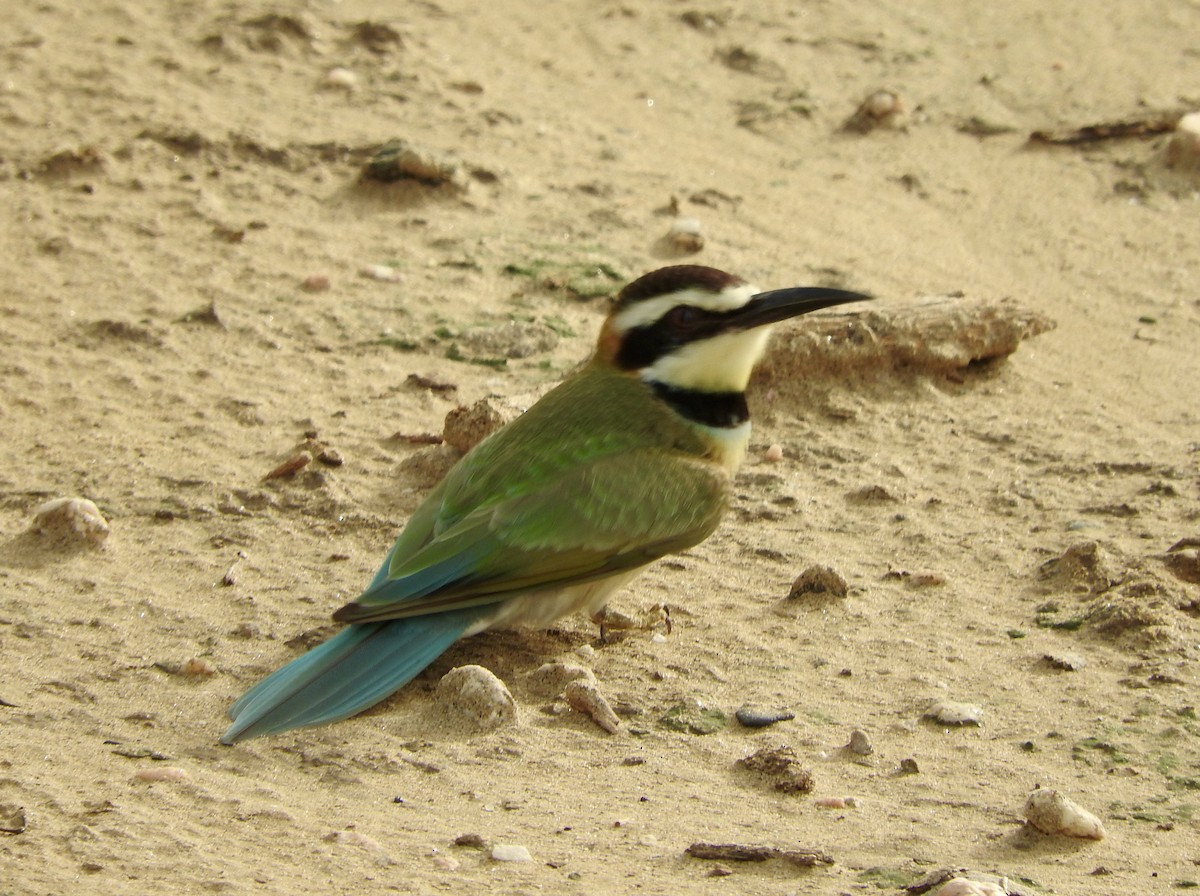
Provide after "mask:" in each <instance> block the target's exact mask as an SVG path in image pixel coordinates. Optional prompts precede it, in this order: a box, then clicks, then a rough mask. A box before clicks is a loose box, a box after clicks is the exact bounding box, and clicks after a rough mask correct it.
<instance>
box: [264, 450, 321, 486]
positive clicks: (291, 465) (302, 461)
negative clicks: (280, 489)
mask: <svg viewBox="0 0 1200 896" xmlns="http://www.w3.org/2000/svg"><path fill="white" fill-rule="evenodd" d="M310 463H312V455H311V454H309V453H308V452H307V451H300V452H297V453H296V454H293V455H292V456H291V457H289V458H288V459H287V460H285V461H284V462H283V463H281V464H280V465H279V466H277V467H276V468H275V469H274V470H272V471H271V472H270V473H268V474H267V475H266V476H264V477H263V479H286V478H287V477H289V476H295V475H296V474H297V473H299V472H300V471H301V470H303V469H304V468H305V467H307V466H308V465H309V464H310Z"/></svg>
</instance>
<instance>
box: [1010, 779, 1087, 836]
mask: <svg viewBox="0 0 1200 896" xmlns="http://www.w3.org/2000/svg"><path fill="white" fill-rule="evenodd" d="M1025 820H1026V821H1028V822H1029V823H1030V825H1032V826H1033V827H1035V828H1037V829H1038V830H1039V831H1041V832H1042V833H1043V834H1063V835H1064V836H1067V837H1082V838H1083V839H1085V840H1103V839H1104V838H1105V836H1107V832H1106V831H1105V830H1104V825H1103V824H1102V823H1101V821H1100V819H1099V818H1097V817H1096V816H1095V815H1093V814H1092V813H1091V812H1089V811H1088V810H1087V809H1084V808H1081V807H1080V806H1078V805H1076V804H1075V803H1074V802H1073V801H1072V800H1069V799H1068V798H1067V797H1065V796H1063V795H1062V794H1061V793H1059V792H1058V791H1057V790H1053V789H1051V788H1049V787H1039V788H1038V789H1037V790H1035V791H1034V792H1033V793H1031V794H1029V799H1027V800H1025Z"/></svg>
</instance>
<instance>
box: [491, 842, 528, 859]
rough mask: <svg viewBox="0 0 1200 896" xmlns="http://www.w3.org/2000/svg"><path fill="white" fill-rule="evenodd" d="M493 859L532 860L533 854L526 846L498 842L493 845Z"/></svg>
mask: <svg viewBox="0 0 1200 896" xmlns="http://www.w3.org/2000/svg"><path fill="white" fill-rule="evenodd" d="M492 860H493V861H496V862H532V861H533V856H531V855H530V854H529V850H528V849H526V848H525V847H524V846H518V845H515V844H506V843H497V844H496V845H495V846H493V847H492Z"/></svg>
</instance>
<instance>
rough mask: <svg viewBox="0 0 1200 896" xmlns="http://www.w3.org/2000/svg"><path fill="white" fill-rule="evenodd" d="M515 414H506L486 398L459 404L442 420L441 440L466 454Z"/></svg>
mask: <svg viewBox="0 0 1200 896" xmlns="http://www.w3.org/2000/svg"><path fill="white" fill-rule="evenodd" d="M514 416H515V415H510V414H507V413H505V412H503V411H501V409H500V408H498V407H496V406H495V404H493V403H492V402H490V401H488V400H487V399H486V398H481V399H479V401H477V402H475V403H474V404H473V405H471V406H470V407H468V406H467V405H459V406H458V407H456V408H454V409H453V410H452V411H450V412H449V413H447V414H446V418H445V420H444V421H443V422H442V440H443V441H444V442H445V443H446V444H447V445H449V446H450V447H451V448H453V449H454V450H455V451H460V452H462V453H463V454H466V453H467V452H468V451H470V450H471V449H472V448H474V447H475V446H476V445H478V444H479V443H480V442H482V441H483V440H484V439H486V438H487V437H488V436H490V435H491V434H492V433H494V432H495V431H496V430H498V429H500V427H502V426H504V424H505V423H507V422H508V421H509V420H511V419H513V417H514Z"/></svg>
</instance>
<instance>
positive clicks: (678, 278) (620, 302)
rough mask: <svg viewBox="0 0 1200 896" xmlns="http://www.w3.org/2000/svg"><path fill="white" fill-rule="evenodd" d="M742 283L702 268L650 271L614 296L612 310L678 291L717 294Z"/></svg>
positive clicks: (675, 266)
mask: <svg viewBox="0 0 1200 896" xmlns="http://www.w3.org/2000/svg"><path fill="white" fill-rule="evenodd" d="M744 282H745V281H744V280H742V278H741V277H735V276H733V274H727V273H725V272H724V271H719V270H717V269H716V268H709V267H705V266H704V265H701V264H677V265H672V266H671V267H666V268H659V269H658V270H657V271H651V272H650V273H649V274H643V275H642V276H641V277H638V278H637V279H636V280H634V281H633V282H632V283H630V284H629V285H628V286H626V287H625V288H624V289H623V290H621V291H620V292H619V293H617V301H616V307H617V308H628V307H629V306H630V305H632V304H633V303H635V302H641V301H644V300H645V299H654V298H657V297H658V296H665V295H669V294H670V293H673V292H679V291H680V290H681V289H700V290H704V291H706V292H720V291H721V290H723V289H726V288H728V287H730V286H738V285H740V284H742V283H744Z"/></svg>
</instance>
